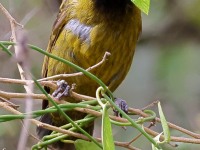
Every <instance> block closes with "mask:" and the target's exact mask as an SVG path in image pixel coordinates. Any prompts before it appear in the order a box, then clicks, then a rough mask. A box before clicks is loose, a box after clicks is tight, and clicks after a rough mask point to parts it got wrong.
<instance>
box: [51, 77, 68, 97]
mask: <svg viewBox="0 0 200 150" xmlns="http://www.w3.org/2000/svg"><path fill="white" fill-rule="evenodd" d="M57 85H58V89H56V90H55V91H54V92H53V93H52V96H53V97H55V98H56V99H58V100H60V99H61V97H62V96H68V95H69V90H70V86H69V85H68V83H67V82H66V81H65V80H59V81H57Z"/></svg>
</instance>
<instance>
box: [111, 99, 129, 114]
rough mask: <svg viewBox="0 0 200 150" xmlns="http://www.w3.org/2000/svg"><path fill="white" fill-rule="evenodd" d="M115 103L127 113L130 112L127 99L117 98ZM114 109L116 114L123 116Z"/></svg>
mask: <svg viewBox="0 0 200 150" xmlns="http://www.w3.org/2000/svg"><path fill="white" fill-rule="evenodd" d="M115 104H116V105H117V106H118V107H119V108H120V109H121V110H123V111H124V112H125V113H126V114H127V113H128V105H127V103H126V101H125V100H123V99H121V98H115ZM113 111H114V115H115V116H118V117H122V114H120V113H119V112H118V111H117V110H113Z"/></svg>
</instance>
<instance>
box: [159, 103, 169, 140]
mask: <svg viewBox="0 0 200 150" xmlns="http://www.w3.org/2000/svg"><path fill="white" fill-rule="evenodd" d="M158 112H159V115H160V120H161V125H162V128H163V132H164V137H165V140H164V141H163V142H169V141H170V131H169V127H168V125H167V120H166V119H165V116H164V113H163V111H162V107H161V105H160V102H159V103H158Z"/></svg>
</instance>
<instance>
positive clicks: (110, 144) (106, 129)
mask: <svg viewBox="0 0 200 150" xmlns="http://www.w3.org/2000/svg"><path fill="white" fill-rule="evenodd" d="M102 115H103V116H102V130H101V131H102V142H103V149H104V150H115V145H114V141H113V135H112V127H111V122H110V118H109V115H108V111H107V107H106V105H105V106H104V107H103V114H102Z"/></svg>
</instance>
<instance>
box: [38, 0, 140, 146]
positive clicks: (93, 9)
mask: <svg viewBox="0 0 200 150" xmlns="http://www.w3.org/2000/svg"><path fill="white" fill-rule="evenodd" d="M141 30H142V19H141V11H140V9H139V8H138V7H137V6H135V5H134V3H133V2H132V1H131V0H63V1H62V3H61V5H60V8H59V13H58V15H57V18H56V21H55V22H54V24H53V28H52V33H51V35H50V40H49V43H48V46H47V52H49V53H51V54H53V55H56V56H58V57H61V58H64V59H66V60H68V61H71V62H72V63H74V64H76V65H78V66H80V67H82V68H84V69H87V68H89V67H91V66H93V65H95V64H97V63H98V62H100V61H101V59H102V57H103V56H104V54H105V53H106V52H109V53H110V54H111V55H110V56H109V58H108V60H106V61H105V62H104V63H103V64H101V65H100V66H98V67H96V68H94V69H92V70H91V73H93V74H94V75H95V76H97V77H98V78H99V79H101V80H102V81H103V82H104V83H105V85H106V86H107V87H108V88H109V90H111V91H115V90H116V88H117V87H118V86H119V85H120V84H121V82H122V81H123V80H124V78H125V76H126V75H127V73H128V71H129V69H130V66H131V64H132V60H133V56H134V52H135V47H136V43H137V41H138V38H139V35H140V33H141ZM76 72H78V70H76V69H74V68H72V67H69V66H68V65H66V64H64V63H62V62H60V61H58V60H55V59H53V58H49V57H48V56H45V57H44V62H43V67H42V77H44V78H45V77H49V76H53V75H57V74H63V73H66V74H68V73H76ZM65 80H66V82H67V83H68V84H69V85H71V84H73V83H75V84H76V89H75V91H76V92H77V93H80V94H83V95H88V96H95V92H96V90H97V88H98V87H99V85H98V84H97V83H96V82H95V81H93V80H92V79H90V78H89V77H87V76H85V75H82V76H74V77H71V78H68V79H65ZM45 89H46V90H47V92H48V93H50V94H52V93H53V90H52V89H50V88H47V87H45ZM64 100H65V101H67V102H71V103H75V102H76V101H75V100H74V99H73V98H71V97H66V98H64ZM49 106H50V104H49V103H48V101H47V100H43V103H42V109H46V108H48V107H49ZM66 114H67V115H68V116H69V117H71V118H72V120H79V119H81V118H83V117H85V115H86V114H84V113H80V112H75V111H68V112H66ZM40 121H41V122H44V123H48V124H52V125H55V126H61V125H63V124H67V122H66V121H65V120H64V118H63V117H62V116H59V114H58V113H52V114H45V115H43V116H42V117H41V118H40ZM93 128H94V123H91V125H89V126H88V127H85V128H84V130H86V131H87V132H88V133H89V134H91V135H92V134H93ZM50 133H51V131H49V130H47V129H44V128H42V127H37V134H38V136H39V137H40V138H42V137H44V136H45V135H48V134H50ZM59 145H61V143H59V144H58V148H59V147H60V149H61V147H62V146H59ZM64 145H65V147H67V148H66V149H67V150H74V149H75V147H74V145H73V144H66V143H65V144H64Z"/></svg>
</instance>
